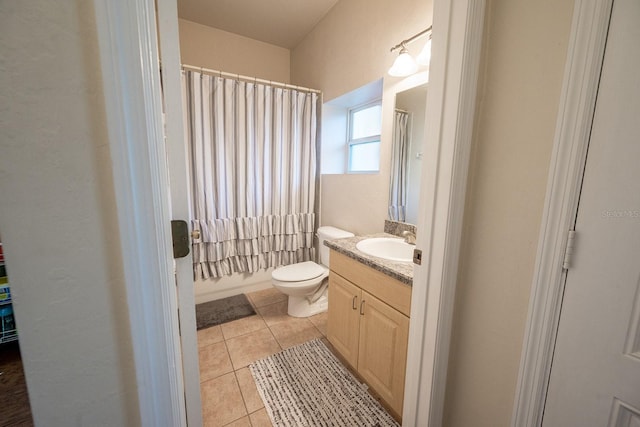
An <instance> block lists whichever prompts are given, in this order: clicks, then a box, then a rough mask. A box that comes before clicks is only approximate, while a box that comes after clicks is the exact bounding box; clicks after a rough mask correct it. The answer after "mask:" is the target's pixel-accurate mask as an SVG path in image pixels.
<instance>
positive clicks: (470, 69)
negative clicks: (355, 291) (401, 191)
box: [403, 0, 485, 427]
mask: <svg viewBox="0 0 640 427" xmlns="http://www.w3.org/2000/svg"><path fill="white" fill-rule="evenodd" d="M484 12H485V1H484V0H453V1H447V0H434V6H433V38H432V55H431V66H430V70H429V95H428V96H427V107H426V121H425V123H426V132H425V139H426V141H428V142H427V143H426V144H425V152H424V157H423V159H424V161H425V162H427V163H425V164H424V165H423V168H422V176H421V179H420V185H421V187H420V188H421V195H422V196H421V197H420V204H419V208H418V212H419V214H418V224H417V227H418V230H419V233H418V236H417V237H418V238H417V243H416V247H417V248H419V249H422V252H423V258H422V265H420V266H418V265H416V266H414V267H415V268H414V279H413V287H412V293H411V322H410V325H409V346H408V350H407V368H406V372H407V373H408V374H407V375H406V381H405V393H404V396H405V397H404V408H403V425H406V426H424V425H429V426H434V427H439V426H440V425H442V418H443V411H444V399H445V388H446V379H447V368H448V362H449V344H450V341H451V330H452V319H453V309H454V299H455V289H456V285H457V275H458V258H459V254H460V244H461V237H462V225H463V214H464V206H465V198H466V186H467V174H468V170H469V159H470V153H471V141H472V136H473V123H474V116H475V112H476V95H477V85H478V78H479V73H480V57H481V52H482V39H483V31H484ZM424 195H433V196H432V197H425V196H424ZM425 422H426V424H425Z"/></svg>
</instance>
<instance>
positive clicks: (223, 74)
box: [182, 64, 322, 94]
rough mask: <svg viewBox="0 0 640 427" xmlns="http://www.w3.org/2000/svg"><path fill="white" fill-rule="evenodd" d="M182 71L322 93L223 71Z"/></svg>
mask: <svg viewBox="0 0 640 427" xmlns="http://www.w3.org/2000/svg"><path fill="white" fill-rule="evenodd" d="M182 69H183V70H191V71H199V72H201V73H203V74H209V75H212V76H220V77H228V78H232V79H236V80H242V81H245V82H253V83H262V84H268V85H271V86H280V87H283V88H286V89H295V90H298V91H301V92H310V93H318V94H322V91H320V90H318V89H311V88H308V87H302V86H296V85H290V84H287V83H280V82H274V81H272V80H264V79H259V78H257V77H249V76H243V75H240V74H233V73H227V72H225V71H218V70H211V69H209V68H203V67H195V66H193V65H186V64H182Z"/></svg>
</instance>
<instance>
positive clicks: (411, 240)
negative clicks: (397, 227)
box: [400, 230, 416, 245]
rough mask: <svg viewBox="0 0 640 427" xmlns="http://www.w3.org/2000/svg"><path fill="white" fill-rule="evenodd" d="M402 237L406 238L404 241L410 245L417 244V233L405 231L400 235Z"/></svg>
mask: <svg viewBox="0 0 640 427" xmlns="http://www.w3.org/2000/svg"><path fill="white" fill-rule="evenodd" d="M400 235H401V236H402V237H404V241H405V242H407V243H408V244H410V245H415V244H416V233H414V232H413V231H409V230H404V231H403V232H402V233H400Z"/></svg>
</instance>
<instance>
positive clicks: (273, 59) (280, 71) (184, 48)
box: [178, 19, 290, 83]
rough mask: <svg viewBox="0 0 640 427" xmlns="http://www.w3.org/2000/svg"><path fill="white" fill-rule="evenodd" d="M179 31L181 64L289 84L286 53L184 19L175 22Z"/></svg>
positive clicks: (267, 44) (287, 54) (264, 44)
mask: <svg viewBox="0 0 640 427" xmlns="http://www.w3.org/2000/svg"><path fill="white" fill-rule="evenodd" d="M178 30H179V32H180V59H181V61H182V63H183V64H187V65H194V66H197V67H204V68H210V69H213V70H219V71H226V72H228V73H234V74H241V75H244V76H249V77H258V78H261V79H265V80H273V81H275V82H280V83H289V81H290V78H289V76H290V61H289V56H290V52H289V49H285V48H283V47H279V46H275V45H272V44H269V43H264V42H261V41H258V40H253V39H250V38H248V37H243V36H239V35H237V34H233V33H229V32H227V31H223V30H219V29H217V28H212V27H207V26H206V25H202V24H197V23H195V22H191V21H187V20H184V19H179V20H178Z"/></svg>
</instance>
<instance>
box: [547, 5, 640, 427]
mask: <svg viewBox="0 0 640 427" xmlns="http://www.w3.org/2000/svg"><path fill="white" fill-rule="evenodd" d="M639 23H640V1H638V0H615V1H614V4H613V12H612V18H611V24H610V28H609V35H608V39H607V46H606V50H605V56H604V64H603V68H602V74H601V80H600V85H599V89H598V98H597V103H596V111H595V115H594V119H593V120H594V121H593V127H592V133H591V139H590V142H589V153H588V156H587V163H586V167H585V173H584V180H583V186H582V192H581V195H580V202H579V208H578V214H577V218H576V224H575V230H576V235H575V250H574V253H573V257H572V260H571V266H570V268H569V270H568V272H567V282H566V287H565V294H564V300H563V305H562V312H561V316H560V325H559V328H558V337H557V342H556V348H555V352H554V358H553V364H552V368H551V377H550V382H549V388H548V393H547V399H546V405H545V412H544V417H543V426H545V427H573V426H575V427H588V426H599V427H600V426H616V427H618V426H619V427H622V426H625V427H627V426H634V427H638V426H640V71H638V70H640V48H639V47H638V41H639V40H640V25H638V24H639Z"/></svg>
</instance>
